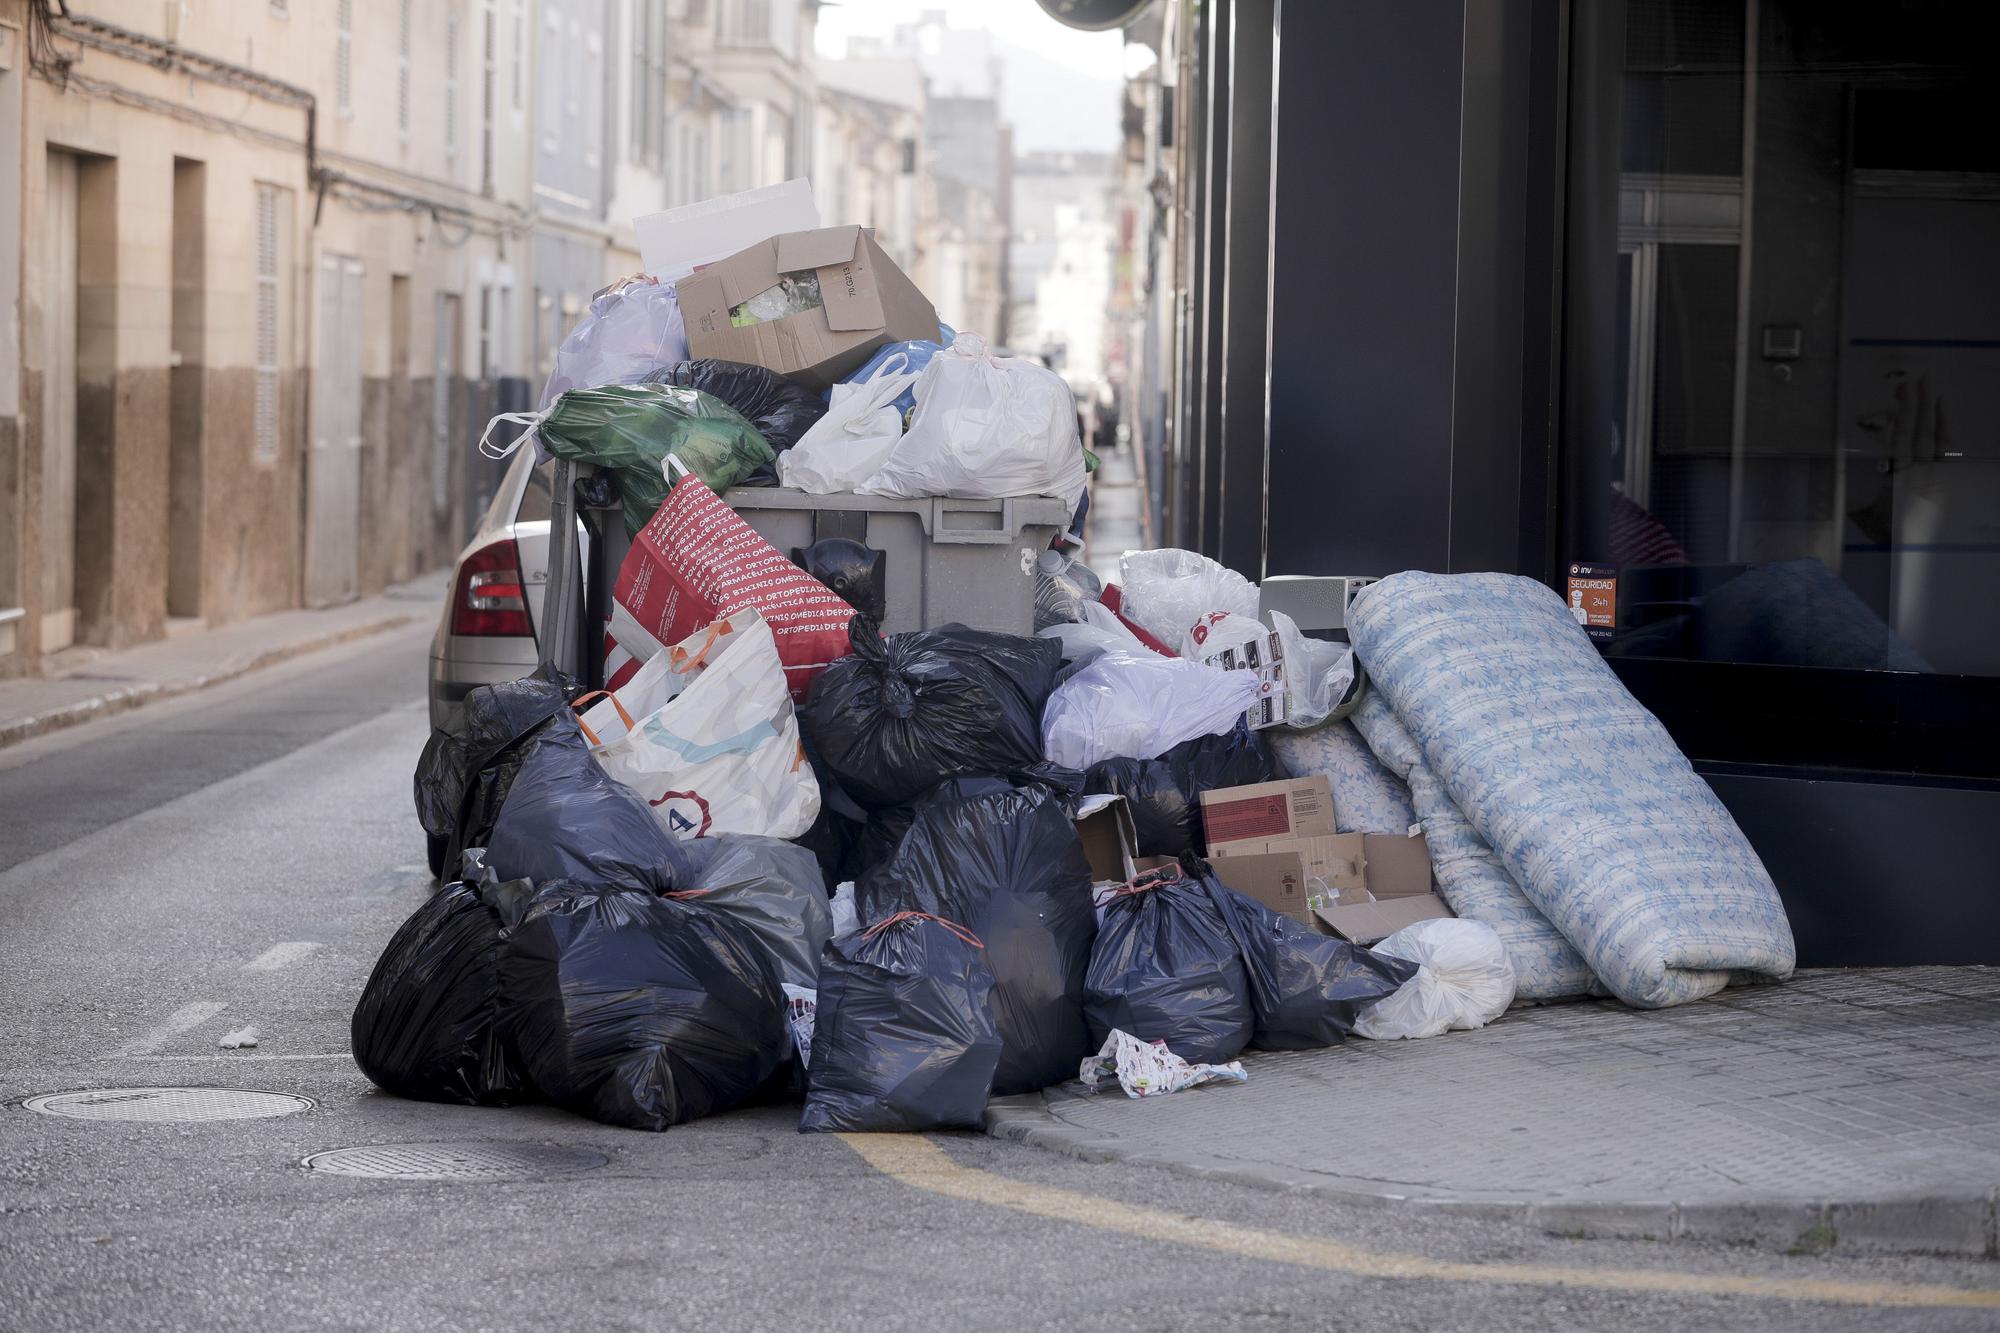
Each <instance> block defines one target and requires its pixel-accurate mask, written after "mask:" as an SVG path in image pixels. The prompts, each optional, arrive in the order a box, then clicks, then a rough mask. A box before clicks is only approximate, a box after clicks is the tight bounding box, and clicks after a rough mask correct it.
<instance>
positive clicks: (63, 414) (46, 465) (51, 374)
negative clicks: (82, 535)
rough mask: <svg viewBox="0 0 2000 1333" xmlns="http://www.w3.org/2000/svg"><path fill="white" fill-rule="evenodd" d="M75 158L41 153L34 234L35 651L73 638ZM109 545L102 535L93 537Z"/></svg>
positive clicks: (53, 648) (63, 645)
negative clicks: (38, 532) (38, 252)
mask: <svg viewBox="0 0 2000 1333" xmlns="http://www.w3.org/2000/svg"><path fill="white" fill-rule="evenodd" d="M76 174H77V173H76V157H75V156H74V155H73V154H70V153H64V152H56V151H53V150H52V151H51V152H50V153H49V169H48V186H47V189H46V190H45V191H44V193H43V214H42V236H43V244H44V246H45V247H46V250H45V251H44V253H45V254H46V255H47V263H46V264H45V265H44V266H43V269H42V337H43V343H42V349H43V350H42V540H41V582H42V586H41V603H42V627H41V630H42V632H41V649H42V651H43V652H45V653H52V652H55V651H57V650H58V649H61V648H67V647H69V645H70V644H72V643H74V642H75V641H76V295H77V293H76V228H77V207H76ZM97 536H98V539H100V540H106V541H108V540H110V534H109V533H101V534H97Z"/></svg>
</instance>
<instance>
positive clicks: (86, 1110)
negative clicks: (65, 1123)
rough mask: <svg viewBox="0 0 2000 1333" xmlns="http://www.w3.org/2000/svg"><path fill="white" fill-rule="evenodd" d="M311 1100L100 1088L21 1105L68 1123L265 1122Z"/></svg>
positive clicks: (227, 1091) (224, 1091)
mask: <svg viewBox="0 0 2000 1333" xmlns="http://www.w3.org/2000/svg"><path fill="white" fill-rule="evenodd" d="M316 1104H317V1103H315V1102H314V1101H313V1099H312V1098H310V1097H294V1096H292V1095H291V1094H290V1093H284V1092H243V1091H240V1090H238V1089H236V1088H98V1089H96V1090H94V1091H89V1092H51V1093H45V1094H43V1095H42V1096H40V1097H30V1098H28V1100H26V1101H25V1102H22V1103H21V1105H23V1106H25V1107H26V1108H27V1109H28V1110H30V1111H39V1112H40V1113H41V1114H43V1115H59V1116H62V1117H64V1118H65V1119H69V1120H152V1121H185V1120H262V1119H265V1118H268V1117H270V1116H278V1115H294V1114H296V1113H298V1112H300V1111H310V1110H312V1108H313V1107H314V1106H315V1105H316Z"/></svg>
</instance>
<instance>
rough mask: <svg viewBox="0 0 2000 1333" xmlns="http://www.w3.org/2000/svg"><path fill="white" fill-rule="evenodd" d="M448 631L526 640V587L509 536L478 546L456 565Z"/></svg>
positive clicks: (530, 629) (531, 630)
mask: <svg viewBox="0 0 2000 1333" xmlns="http://www.w3.org/2000/svg"><path fill="white" fill-rule="evenodd" d="M451 632H452V633H453V634H476V635H480V636H483V637H489V638H490V637H494V636H499V635H505V636H508V637H511V638H521V639H529V638H533V637H534V635H535V626H534V624H533V622H532V621H530V620H529V619H528V586H527V583H526V582H525V581H524V580H523V579H522V578H521V553H520V551H519V550H518V549H517V548H516V547H515V545H514V539H513V538H512V537H503V538H501V539H500V540H499V541H497V542H493V543H492V544H490V545H487V546H482V547H480V548H479V549H478V550H476V551H474V552H473V553H472V554H471V555H469V556H467V557H466V558H465V562H464V563H463V564H461V565H460V566H459V567H458V587H457V588H456V589H454V590H453V592H452V598H451Z"/></svg>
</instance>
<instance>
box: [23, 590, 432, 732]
mask: <svg viewBox="0 0 2000 1333" xmlns="http://www.w3.org/2000/svg"><path fill="white" fill-rule="evenodd" d="M449 581H450V574H449V572H448V571H444V570H439V571H436V572H433V573H430V574H425V575H422V576H420V577H418V578H415V579H412V580H411V581H410V582H408V583H403V584H398V585H397V586H395V587H393V588H390V589H389V590H388V591H387V592H385V593H383V594H382V595H381V596H379V597H368V598H363V599H362V600H360V601H355V602H349V603H347V604H346V605H345V606H336V607H329V608H327V609H326V610H323V611H279V612H276V613H274V614H271V615H267V616H255V617H252V618H251V619H249V620H239V621H237V622H236V623H235V624H233V625H225V626H223V627H221V628H220V629H212V630H211V629H199V630H188V631H185V632H183V633H179V634H175V635H173V636H172V637H171V638H167V639H162V640H160V641H159V642H157V643H148V644H143V645H141V646H139V647H137V648H128V649H125V650H124V651H122V652H93V651H91V650H87V649H85V650H72V651H70V652H66V653H64V654H63V655H62V658H61V659H60V660H61V663H62V665H61V667H60V669H59V670H58V672H57V673H55V674H52V675H48V676H39V677H23V678H20V679H15V680H0V747H5V746H8V745H13V744H16V743H18V742H20V741H24V740H27V739H29V738H30V737H32V736H40V735H42V734H44V733H46V732H50V731H56V730H59V729H61V728H63V727H68V726H74V725H76V724H77V723H79V722H88V721H91V720H93V719H95V718H100V717H109V716H111V715H112V714H114V713H122V712H124V711H126V710H127V709H131V708H138V707H141V706H142V705H145V704H149V703H156V702H158V701H160V700H162V699H171V698H173V697H175V696H176V695H181V694H186V693H188V692H189V691H191V690H199V689H203V688H205V687H207V686H210V685H219V684H221V683H222V682H223V681H226V680H233V679H235V678H236V677H238V676H241V675H243V674H244V673H245V672H249V671H255V670H257V669H258V668H260V667H267V666H274V665H276V664H277V663H279V662H283V661H285V660H287V659H289V658H293V657H297V656H299V655H300V654H302V653H310V652H315V651H318V650H319V649H322V648H331V647H333V646H334V645H335V644H340V643H346V642H348V641H349V640H351V639H358V638H363V637H365V636H367V635H371V634H380V633H382V632H384V631H386V630H391V629H395V628H397V627H398V626H401V625H406V624H409V623H410V622H411V621H412V620H418V619H422V620H433V619H434V618H435V617H436V616H437V614H438V610H439V607H440V606H441V605H442V603H443V600H444V597H445V595H446V592H447V590H448V589H447V585H448V583H449Z"/></svg>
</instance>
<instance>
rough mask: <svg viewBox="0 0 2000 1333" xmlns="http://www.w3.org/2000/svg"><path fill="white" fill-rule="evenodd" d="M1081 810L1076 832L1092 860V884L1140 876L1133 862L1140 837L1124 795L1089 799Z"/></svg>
mask: <svg viewBox="0 0 2000 1333" xmlns="http://www.w3.org/2000/svg"><path fill="white" fill-rule="evenodd" d="M1082 808H1083V813H1081V814H1079V815H1078V816H1077V819H1076V833H1077V837H1079V838H1081V839H1082V840H1083V854H1084V855H1085V856H1086V857H1088V858H1089V860H1090V878H1091V880H1092V882H1095V883H1101V882H1103V881H1106V880H1113V881H1116V882H1117V883H1120V884H1123V883H1126V882H1127V881H1129V880H1130V879H1131V878H1132V877H1133V876H1134V875H1136V874H1138V873H1139V867H1137V866H1136V865H1134V863H1133V851H1134V849H1135V848H1137V847H1138V845H1139V835H1138V832H1137V831H1136V830H1135V829H1134V828H1133V826H1132V811H1131V808H1130V807H1128V806H1127V805H1126V804H1125V798H1124V797H1123V796H1103V797H1098V796H1086V797H1085V798H1084V800H1083V807H1082Z"/></svg>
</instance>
